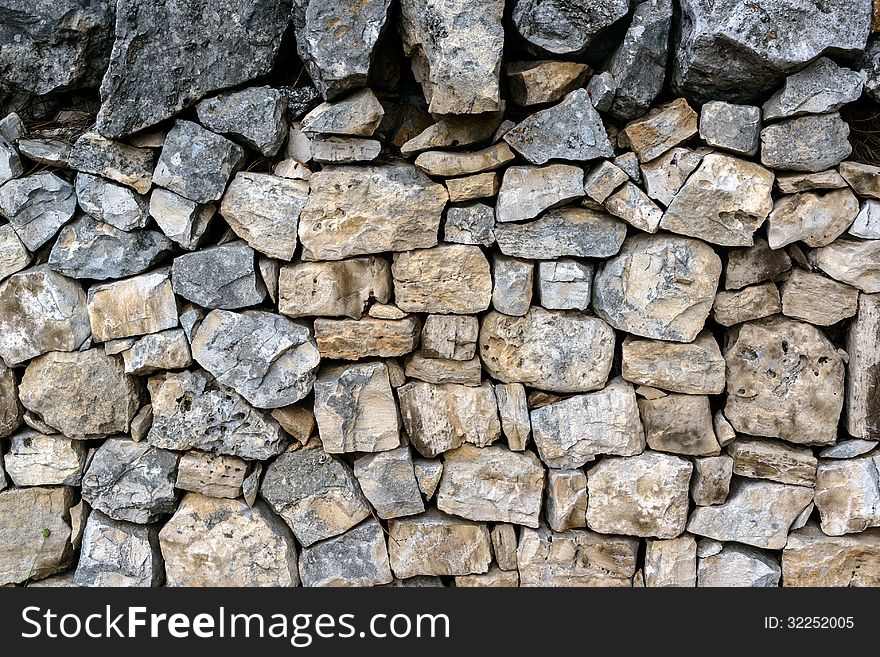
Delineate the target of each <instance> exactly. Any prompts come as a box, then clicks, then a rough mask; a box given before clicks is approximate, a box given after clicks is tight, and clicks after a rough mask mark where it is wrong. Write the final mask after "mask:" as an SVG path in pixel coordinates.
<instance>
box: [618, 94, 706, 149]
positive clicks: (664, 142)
mask: <svg viewBox="0 0 880 657" xmlns="http://www.w3.org/2000/svg"><path fill="white" fill-rule="evenodd" d="M697 131H698V129H697V113H696V112H695V111H694V110H693V109H691V106H690V105H688V103H687V101H686V100H685V99H684V98H677V99H675V100H673V101H671V102H668V103H665V104H663V105H659V106H658V107H655V108H654V109H652V110H651V111H650V112H648V113H647V114H645V116H643V117H641V118H638V119H636V120H635V121H631V122H629V123H628V124H627V125H626V127H625V128H624V129H623V133H622V134H624V135H626V138H627V139H628V140H629V144H630V146H631V147H632V149H633V151H635V154H636V155H637V156H638V158H639V161H640V162H648V161H649V160H653V159H654V158H656V157H660V156H661V155H663V153H665V152H666V151H668V150H669V149H670V148H672V147H674V146H678V145H679V144H680V143H682V142H683V141H686V140H688V139H690V138H691V137H693V136H694V135H695V134H697Z"/></svg>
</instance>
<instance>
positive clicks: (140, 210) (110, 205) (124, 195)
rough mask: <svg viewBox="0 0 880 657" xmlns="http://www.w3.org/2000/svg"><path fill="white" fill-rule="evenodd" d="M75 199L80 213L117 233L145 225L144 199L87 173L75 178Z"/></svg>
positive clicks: (127, 188) (79, 174)
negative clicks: (107, 225) (112, 228)
mask: <svg viewBox="0 0 880 657" xmlns="http://www.w3.org/2000/svg"><path fill="white" fill-rule="evenodd" d="M75 186H76V199H77V201H78V202H79V205H80V207H81V208H82V209H83V212H85V213H86V214H89V215H91V216H92V217H93V218H94V219H97V220H98V221H103V222H104V223H108V224H110V225H111V226H114V227H116V228H118V229H119V230H134V229H135V228H143V227H144V226H146V225H147V214H148V209H147V200H146V199H145V198H144V197H143V196H141V195H140V194H138V193H137V192H135V191H134V190H133V189H131V188H130V187H124V186H122V185H117V184H116V183H113V182H110V181H109V180H106V179H104V178H100V177H99V176H93V175H91V174H89V173H78V174H77V175H76V181H75Z"/></svg>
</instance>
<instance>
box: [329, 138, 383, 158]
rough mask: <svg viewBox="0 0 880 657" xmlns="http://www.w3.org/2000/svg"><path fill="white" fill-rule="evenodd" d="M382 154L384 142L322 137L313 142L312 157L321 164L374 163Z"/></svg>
mask: <svg viewBox="0 0 880 657" xmlns="http://www.w3.org/2000/svg"><path fill="white" fill-rule="evenodd" d="M381 152H382V142H380V141H377V140H376V139H361V138H359V137H320V136H316V137H315V138H314V139H313V140H312V155H313V157H314V160H315V162H320V163H321V164H352V163H357V162H372V161H373V160H375V159H376V158H377V157H379V154H380V153H381Z"/></svg>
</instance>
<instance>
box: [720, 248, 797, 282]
mask: <svg viewBox="0 0 880 657" xmlns="http://www.w3.org/2000/svg"><path fill="white" fill-rule="evenodd" d="M789 269H791V258H789V257H788V254H787V253H786V252H785V251H781V250H773V249H771V248H770V245H769V244H768V243H767V240H764V239H760V238H758V239H756V240H755V244H754V246H751V247H748V248H744V249H733V250H732V251H730V252H729V253H728V254H727V267H726V268H725V271H724V287H725V288H726V289H728V290H738V289H740V288H743V287H746V286H747V285H753V284H755V283H762V282H764V281H766V280H769V279H771V278H775V277H776V276H778V275H779V274H781V273H783V272H786V271H788V270H789Z"/></svg>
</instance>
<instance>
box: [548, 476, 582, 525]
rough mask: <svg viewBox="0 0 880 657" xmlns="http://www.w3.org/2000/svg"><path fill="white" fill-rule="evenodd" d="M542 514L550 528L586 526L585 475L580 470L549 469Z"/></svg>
mask: <svg viewBox="0 0 880 657" xmlns="http://www.w3.org/2000/svg"><path fill="white" fill-rule="evenodd" d="M546 496H547V500H546V502H545V505H544V516H545V518H546V519H547V524H549V525H550V529H552V530H553V531H555V532H564V531H566V530H568V529H575V528H579V527H586V526H587V476H586V475H585V474H584V473H583V471H582V470H549V471H548V472H547V490H546Z"/></svg>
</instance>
